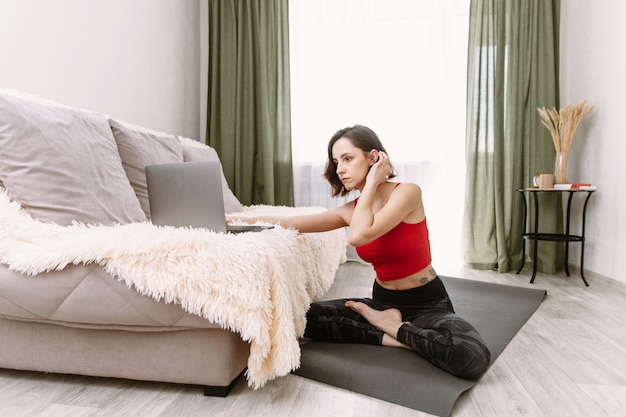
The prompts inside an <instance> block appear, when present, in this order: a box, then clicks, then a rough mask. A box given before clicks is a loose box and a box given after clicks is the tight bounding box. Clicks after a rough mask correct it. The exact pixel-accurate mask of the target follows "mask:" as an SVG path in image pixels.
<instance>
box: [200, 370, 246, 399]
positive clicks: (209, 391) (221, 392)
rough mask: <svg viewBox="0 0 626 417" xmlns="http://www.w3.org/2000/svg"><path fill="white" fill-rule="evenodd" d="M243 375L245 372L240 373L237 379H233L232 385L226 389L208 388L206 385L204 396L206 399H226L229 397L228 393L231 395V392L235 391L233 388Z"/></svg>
mask: <svg viewBox="0 0 626 417" xmlns="http://www.w3.org/2000/svg"><path fill="white" fill-rule="evenodd" d="M244 372H245V371H244ZM241 375H243V372H242V373H240V374H239V375H237V376H236V377H235V379H233V380H232V381H231V383H230V384H229V385H227V386H225V387H219V386H206V385H205V386H204V396H205V397H226V396H227V395H228V393H230V390H232V389H233V387H234V386H235V384H236V383H237V381H239V378H241Z"/></svg>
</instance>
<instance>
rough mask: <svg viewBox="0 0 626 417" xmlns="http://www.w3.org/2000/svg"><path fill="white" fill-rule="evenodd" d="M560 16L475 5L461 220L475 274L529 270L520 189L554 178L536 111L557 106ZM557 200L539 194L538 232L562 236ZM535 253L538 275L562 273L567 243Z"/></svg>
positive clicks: (548, 8) (497, 0)
mask: <svg viewBox="0 0 626 417" xmlns="http://www.w3.org/2000/svg"><path fill="white" fill-rule="evenodd" d="M559 11H560V0H521V1H520V0H472V1H471V6H470V33H469V49H468V83H467V88H468V96H467V129H466V162H467V176H466V181H467V182H466V196H465V218H464V222H463V247H464V256H465V259H464V262H465V264H466V266H468V267H470V268H474V269H497V270H499V271H501V272H508V271H509V270H511V269H515V270H516V269H517V268H518V267H519V266H520V265H521V262H524V263H525V264H526V265H528V264H529V261H530V258H529V255H528V254H529V253H531V250H532V244H527V245H526V259H525V260H522V259H521V256H522V253H521V251H522V236H521V235H522V228H523V200H522V197H521V195H520V193H519V192H518V191H517V190H518V189H520V188H524V187H528V186H531V185H532V178H533V176H534V175H535V172H537V171H540V172H544V173H553V172H554V161H555V156H556V153H555V149H554V145H553V143H552V139H551V136H550V134H549V132H548V130H547V129H546V128H545V127H544V126H543V125H542V124H541V121H540V118H539V114H538V112H537V108H538V107H543V106H546V107H548V108H551V107H553V106H555V107H557V108H558V105H559V80H558V77H559ZM559 198H560V197H559V196H557V195H556V193H555V195H546V194H545V193H544V194H543V195H542V196H541V199H540V203H541V206H540V212H541V216H540V231H542V232H552V233H558V232H561V231H562V228H563V222H562V211H561V201H560V199H559ZM529 203H530V204H529V209H530V208H532V206H533V205H532V201H531V200H529ZM531 214H532V212H531ZM531 221H534V220H532V219H531ZM538 249H539V256H538V262H537V265H538V270H539V271H541V272H545V273H554V272H556V271H557V270H559V269H560V268H562V266H563V244H562V243H555V242H540V243H539V247H538Z"/></svg>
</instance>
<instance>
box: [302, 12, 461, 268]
mask: <svg viewBox="0 0 626 417" xmlns="http://www.w3.org/2000/svg"><path fill="white" fill-rule="evenodd" d="M468 25H469V0H394V1H388V0H291V2H290V41H291V47H290V55H291V77H292V79H291V91H292V138H293V158H294V182H295V198H296V205H299V206H306V205H315V206H325V207H332V206H334V205H337V204H339V203H342V202H343V201H344V200H335V199H331V198H330V188H329V187H328V185H327V184H326V183H325V180H324V179H323V177H322V172H323V167H324V164H325V162H326V145H327V143H328V140H329V139H330V137H331V136H332V134H333V133H334V132H335V131H337V130H338V129H340V128H343V127H346V126H349V125H354V124H363V125H366V126H369V127H370V128H372V129H373V130H374V131H375V132H376V133H377V134H378V135H379V137H380V138H381V140H382V141H383V143H384V144H385V147H386V148H387V150H388V152H389V155H390V158H391V160H392V162H393V164H394V166H395V167H396V168H397V169H398V171H399V173H400V175H399V177H398V180H399V181H411V182H416V183H417V184H419V185H420V186H421V187H422V189H423V190H424V203H425V204H426V210H427V216H428V218H429V220H428V221H429V225H430V228H431V242H432V243H433V255H435V253H436V252H437V250H436V247H435V245H436V242H437V240H440V241H441V245H442V249H443V248H445V247H446V246H447V247H449V246H450V243H451V241H452V240H451V239H454V241H453V243H454V244H456V243H457V242H458V241H460V228H461V222H462V211H463V201H464V184H465V182H464V181H465V180H464V178H465V168H464V155H465V108H466V106H465V99H466V77H467V71H466V67H467V34H468V29H469V27H468ZM451 235H452V236H451ZM442 255H444V253H442ZM455 256H457V255H456V254H455Z"/></svg>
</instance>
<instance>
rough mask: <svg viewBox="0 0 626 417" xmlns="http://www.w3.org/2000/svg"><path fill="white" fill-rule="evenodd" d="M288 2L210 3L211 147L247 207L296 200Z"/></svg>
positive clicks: (219, 0)
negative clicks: (293, 164) (292, 157)
mask: <svg viewBox="0 0 626 417" xmlns="http://www.w3.org/2000/svg"><path fill="white" fill-rule="evenodd" d="M288 5H289V1H288V0H209V8H208V9H209V70H208V71H209V79H208V106H207V112H208V115H207V140H206V143H207V144H209V145H210V146H212V147H213V148H215V150H216V151H217V153H218V154H219V156H220V159H221V161H222V167H223V170H224V175H225V176H226V179H227V181H228V183H229V185H230V187H231V189H232V190H233V192H234V194H235V195H236V196H237V197H238V198H239V200H240V201H241V202H242V203H243V204H244V205H251V204H271V205H286V206H292V205H293V201H294V197H293V171H292V161H291V113H290V105H291V103H290V83H289V26H288V24H289V8H288Z"/></svg>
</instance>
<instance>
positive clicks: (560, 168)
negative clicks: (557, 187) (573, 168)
mask: <svg viewBox="0 0 626 417" xmlns="http://www.w3.org/2000/svg"><path fill="white" fill-rule="evenodd" d="M568 158H569V151H561V152H557V153H556V161H555V163H554V176H555V178H554V183H555V184H567V162H568Z"/></svg>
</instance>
